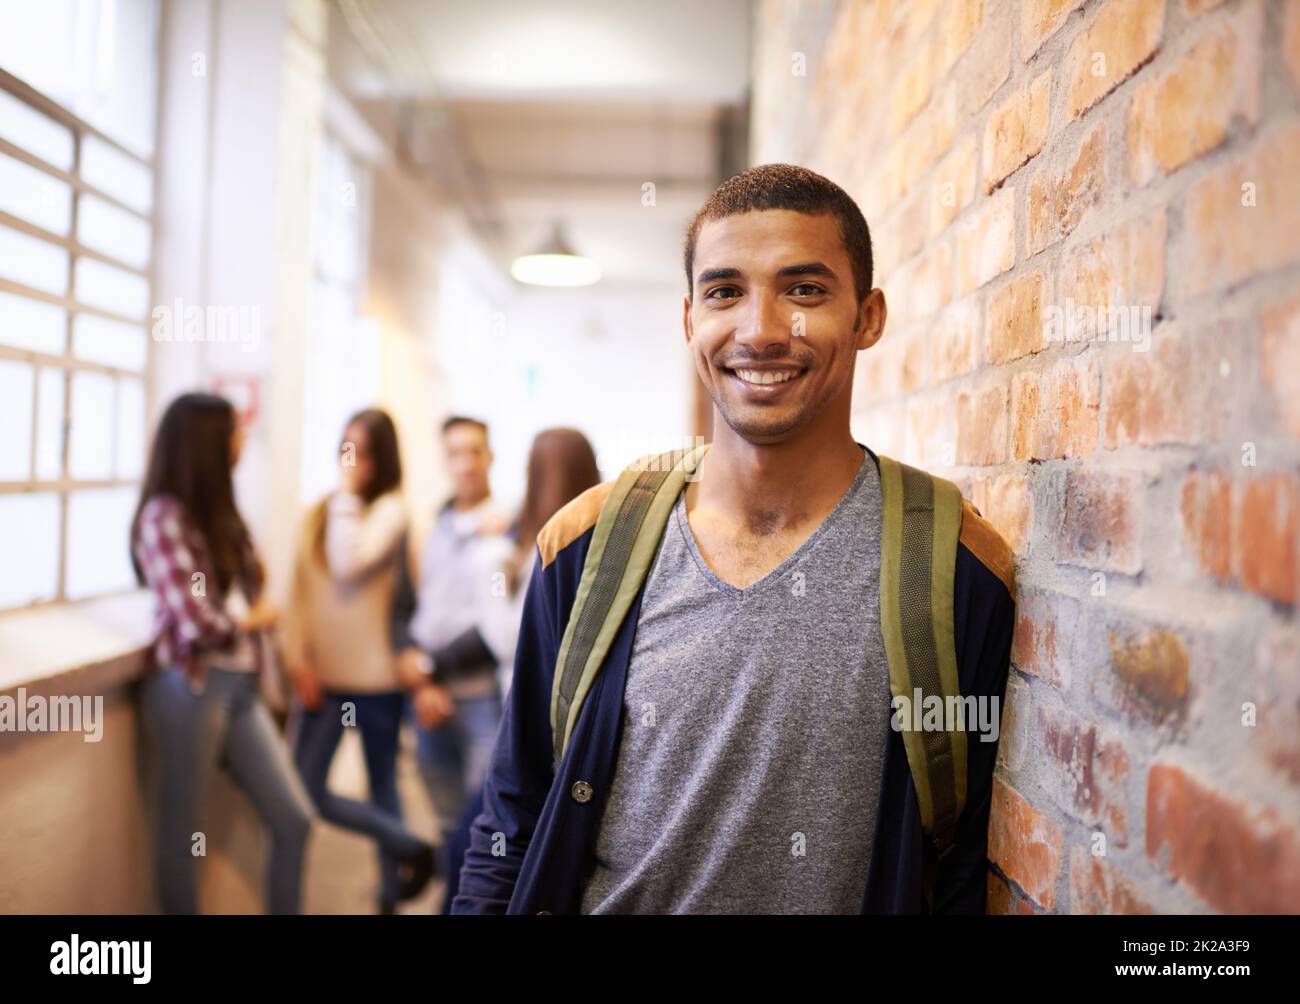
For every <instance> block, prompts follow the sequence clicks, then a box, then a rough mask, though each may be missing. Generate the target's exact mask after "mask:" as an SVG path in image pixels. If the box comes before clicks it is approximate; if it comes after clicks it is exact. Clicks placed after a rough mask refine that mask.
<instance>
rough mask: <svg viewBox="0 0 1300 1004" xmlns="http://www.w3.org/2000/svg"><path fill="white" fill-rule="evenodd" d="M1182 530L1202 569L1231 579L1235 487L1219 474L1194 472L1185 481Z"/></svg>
mask: <svg viewBox="0 0 1300 1004" xmlns="http://www.w3.org/2000/svg"><path fill="white" fill-rule="evenodd" d="M1181 512H1182V517H1183V528H1184V530H1185V532H1186V534H1187V537H1188V540H1189V542H1190V545H1191V548H1192V553H1193V554H1195V555H1196V559H1197V561H1198V562H1199V563H1200V566H1201V567H1202V568H1203V569H1205V570H1206V571H1207V572H1209V573H1210V574H1211V575H1213V576H1214V577H1215V578H1216V579H1219V580H1220V581H1222V582H1227V581H1229V580H1230V579H1231V578H1232V486H1231V485H1230V484H1229V483H1228V479H1227V478H1226V477H1225V476H1224V475H1223V474H1222V473H1221V472H1219V471H1192V472H1191V473H1189V474H1188V475H1187V480H1186V481H1185V482H1183V500H1182V506H1181Z"/></svg>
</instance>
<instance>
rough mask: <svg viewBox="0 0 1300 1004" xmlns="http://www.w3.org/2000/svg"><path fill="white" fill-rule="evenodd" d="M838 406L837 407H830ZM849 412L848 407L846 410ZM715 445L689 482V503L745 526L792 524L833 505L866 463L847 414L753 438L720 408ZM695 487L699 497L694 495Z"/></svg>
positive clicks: (687, 500)
mask: <svg viewBox="0 0 1300 1004" xmlns="http://www.w3.org/2000/svg"><path fill="white" fill-rule="evenodd" d="M829 410H831V411H834V410H836V409H829ZM845 410H846V411H847V409H845ZM713 427H714V429H715V430H717V432H716V435H715V438H714V441H713V445H712V446H710V447H709V451H708V453H706V454H705V456H704V459H703V460H702V461H701V462H700V467H699V471H698V479H697V480H696V481H694V482H691V483H689V484H688V485H687V496H686V504H687V507H688V510H689V509H693V508H694V507H695V506H696V505H699V506H703V507H704V508H705V509H706V510H714V511H716V512H718V513H722V514H725V515H726V516H727V517H728V518H729V519H734V520H737V521H739V522H741V523H742V524H744V525H746V526H767V527H772V524H773V522H774V517H775V521H776V522H777V523H779V526H778V527H774V529H780V528H787V527H789V528H793V527H796V526H798V525H800V524H802V523H803V522H805V521H806V520H808V519H813V518H820V517H822V516H824V515H825V514H826V513H827V512H829V511H830V510H831V509H832V508H834V506H835V504H836V503H837V502H838V501H839V500H840V498H841V497H843V495H844V493H845V492H846V491H847V490H848V488H849V485H851V484H852V483H853V479H854V478H855V477H856V476H857V474H858V470H859V469H860V468H861V466H862V459H863V454H862V448H861V447H860V446H859V445H858V444H857V443H856V442H855V441H854V439H853V435H852V433H850V431H849V422H848V415H847V413H846V414H843V415H839V414H834V415H832V414H826V415H823V416H822V420H819V421H817V422H815V423H813V425H812V426H810V427H808V428H807V429H804V430H802V431H801V432H800V433H799V434H798V435H796V436H794V437H792V438H790V439H787V440H784V441H782V442H779V443H751V442H748V441H747V440H745V439H743V438H742V437H740V436H739V435H737V434H736V433H735V432H734V431H733V430H732V429H731V428H730V427H729V426H728V425H727V424H726V422H724V421H723V420H722V417H721V416H720V415H718V414H717V413H716V411H715V413H714V424H713ZM692 492H693V493H694V497H692Z"/></svg>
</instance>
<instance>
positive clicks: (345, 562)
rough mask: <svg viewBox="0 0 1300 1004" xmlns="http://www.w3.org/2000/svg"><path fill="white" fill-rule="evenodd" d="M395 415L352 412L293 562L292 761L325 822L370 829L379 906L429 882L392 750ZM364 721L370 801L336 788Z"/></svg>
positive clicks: (397, 700) (402, 520) (395, 705)
mask: <svg viewBox="0 0 1300 1004" xmlns="http://www.w3.org/2000/svg"><path fill="white" fill-rule="evenodd" d="M401 484H402V462H401V456H400V453H399V450H398V446H397V430H396V428H395V427H394V426H393V420H392V419H391V418H389V417H388V415H387V414H386V413H385V412H383V411H380V410H379V409H377V408H369V409H367V410H365V411H361V412H358V413H357V414H356V415H353V416H352V418H350V419H349V420H348V422H347V425H346V427H345V428H344V431H343V441H342V443H341V444H340V446H339V487H338V489H337V490H336V491H334V492H331V493H330V494H329V495H327V496H326V497H325V498H324V499H322V500H321V501H320V502H318V503H317V504H316V505H315V506H313V507H312V509H311V511H310V512H309V513H308V515H307V518H306V519H305V520H304V521H303V526H302V532H301V534H300V536H299V540H298V547H297V554H296V558H295V563H294V578H293V599H292V602H291V604H290V607H289V612H288V615H287V617H286V619H287V622H288V623H287V630H286V632H285V661H286V663H287V665H288V670H289V675H290V678H291V679H292V681H293V684H294V690H295V692H296V693H297V695H298V699H299V703H300V704H301V710H300V713H299V715H298V716H297V719H296V722H295V726H296V736H295V739H294V759H295V760H296V762H297V764H298V771H299V773H300V774H301V776H302V779H303V781H304V782H305V783H306V785H307V790H308V792H309V793H310V794H311V798H312V801H313V802H314V803H315V805H316V809H317V811H318V812H319V813H320V815H321V817H322V818H323V819H325V820H327V821H328V822H331V823H334V824H335V825H337V826H342V827H344V828H346V829H349V830H354V831H356V832H358V833H363V834H365V835H367V836H369V837H371V838H373V839H374V840H375V842H376V845H377V847H378V850H379V871H380V891H379V909H380V912H381V913H394V912H395V911H396V906H397V904H398V903H399V902H400V901H402V900H406V899H411V898H412V897H414V896H417V895H419V893H420V892H421V891H422V890H423V889H424V887H425V886H426V885H427V884H428V882H429V879H430V878H432V877H433V874H434V871H435V867H436V865H435V862H436V855H435V853H434V849H433V847H432V845H430V844H429V843H428V842H427V841H425V840H422V839H421V838H420V837H418V836H416V835H415V834H413V833H411V832H410V831H409V830H408V829H407V828H406V827H405V825H403V823H402V805H401V801H400V799H399V797H398V792H397V750H398V738H399V735H400V732H401V724H402V716H403V709H404V706H405V705H404V701H405V695H404V694H403V690H402V686H401V684H400V682H399V679H398V674H397V668H396V657H395V653H394V648H393V643H392V639H391V637H390V630H391V626H390V625H391V619H392V615H393V598H394V592H395V589H396V586H397V580H398V570H399V569H398V563H399V562H400V561H402V560H403V559H404V555H405V553H406V548H405V546H404V538H405V534H406V528H407V519H406V507H405V504H404V503H403V501H402V496H401V491H400V489H401ZM353 725H355V726H357V727H358V728H359V729H360V731H361V742H362V747H363V749H364V751H365V761H366V774H367V776H368V778H369V789H370V801H369V803H366V802H360V801H357V800H356V799H351V798H345V797H343V796H342V795H337V794H335V793H334V792H332V791H330V789H329V786H328V783H327V782H328V778H329V770H330V764H331V763H332V762H333V759H334V753H335V751H336V750H337V749H338V744H339V740H340V739H342V737H343V729H344V728H345V727H348V726H353Z"/></svg>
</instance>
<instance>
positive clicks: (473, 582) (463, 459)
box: [398, 415, 509, 836]
mask: <svg viewBox="0 0 1300 1004" xmlns="http://www.w3.org/2000/svg"><path fill="white" fill-rule="evenodd" d="M442 440H443V449H444V452H445V456H446V461H447V469H448V472H449V473H450V475H451V480H452V496H451V498H450V499H449V500H448V501H447V502H446V503H445V504H444V505H443V507H442V508H441V509H440V510H439V512H438V516H437V519H436V520H435V522H434V526H433V529H432V530H431V531H430V533H429V537H428V540H427V541H426V542H425V545H424V549H423V552H422V554H421V558H420V563H419V584H418V586H413V585H411V584H410V583H409V582H408V583H404V584H403V587H402V594H401V597H400V598H399V601H398V603H399V609H400V608H402V607H403V606H405V607H407V608H410V609H413V614H412V616H411V618H410V622H409V640H410V644H409V646H408V647H407V649H406V651H405V652H404V653H403V657H402V670H401V671H402V679H403V681H404V682H405V683H406V684H407V685H408V686H412V685H414V684H416V683H419V684H421V686H419V687H416V688H415V695H414V698H413V702H412V706H413V709H414V712H415V717H416V721H417V723H418V728H417V746H416V748H417V757H418V761H419V765H420V773H421V775H422V776H423V778H424V782H425V785H426V787H427V788H428V790H429V798H430V800H431V801H432V802H433V808H434V812H435V813H436V814H437V816H438V824H439V826H440V827H441V829H442V833H443V834H444V836H445V835H447V834H449V833H450V832H451V830H452V828H453V827H454V826H455V825H456V821H457V820H458V819H459V818H460V814H461V812H462V811H463V810H464V807H465V803H466V801H467V799H468V798H469V797H470V796H471V795H472V794H473V793H474V792H476V791H477V790H478V786H479V784H481V783H482V781H483V776H484V774H485V773H486V771H487V763H488V758H489V757H490V756H491V755H492V743H493V741H494V740H495V739H496V730H497V723H498V721H499V719H500V716H501V697H500V693H499V691H498V686H497V679H496V674H497V661H496V657H495V656H494V655H493V653H492V650H491V648H490V647H489V646H488V644H487V642H486V641H485V640H484V637H483V634H482V631H481V629H480V624H479V613H480V608H481V604H482V598H481V595H480V594H481V593H482V592H483V590H484V589H485V588H487V586H488V585H489V584H487V583H484V582H483V580H482V570H483V559H482V556H481V554H480V553H479V552H480V549H481V547H482V546H483V542H484V541H485V540H487V539H490V538H492V537H497V536H500V534H501V533H502V532H503V531H504V530H505V529H506V528H507V527H508V525H509V524H508V521H507V520H506V519H505V518H504V517H503V516H502V515H501V514H500V512H498V510H497V509H496V507H495V505H494V503H493V500H492V497H491V489H490V486H489V483H488V472H489V470H490V468H491V466H492V450H491V447H490V446H489V443H488V428H487V425H485V424H484V423H483V422H480V421H478V420H477V419H473V418H465V417H463V416H459V415H456V416H453V417H451V418H449V419H447V421H446V422H444V423H443V426H442ZM428 684H432V686H429V685H428ZM444 701H448V702H449V703H450V705H451V713H450V715H449V716H446V717H445V718H444V717H443V716H442V715H441V714H439V709H440V707H441V706H443V705H442V704H441V703H440V702H444Z"/></svg>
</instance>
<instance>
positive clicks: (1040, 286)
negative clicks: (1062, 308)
mask: <svg viewBox="0 0 1300 1004" xmlns="http://www.w3.org/2000/svg"><path fill="white" fill-rule="evenodd" d="M1045 296H1046V284H1045V282H1044V280H1043V273H1042V272H1041V271H1037V270H1035V271H1033V272H1028V273H1025V274H1023V275H1020V276H1018V277H1017V278H1015V279H1013V280H1012V281H1011V282H1009V283H1007V284H1006V285H1004V286H1001V287H1000V288H998V289H996V290H994V291H993V292H992V293H991V294H989V317H988V326H987V328H986V329H985V358H986V359H987V360H988V361H989V362H991V363H1005V362H1008V361H1009V360H1012V359H1019V358H1020V357H1021V356H1027V355H1029V354H1030V353H1033V352H1037V351H1039V350H1040V349H1042V348H1043V347H1044V345H1045V343H1044V341H1043V321H1042V305H1043V300H1044V298H1045Z"/></svg>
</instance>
